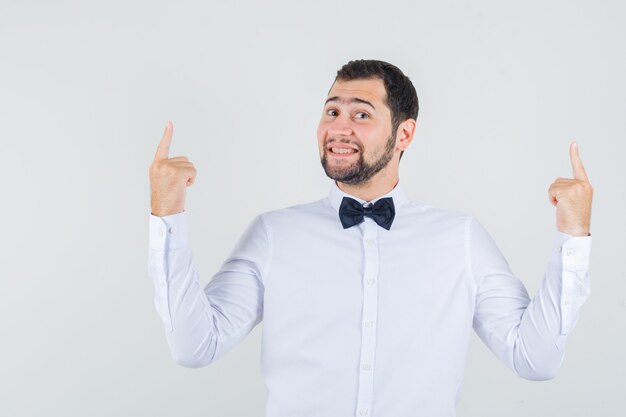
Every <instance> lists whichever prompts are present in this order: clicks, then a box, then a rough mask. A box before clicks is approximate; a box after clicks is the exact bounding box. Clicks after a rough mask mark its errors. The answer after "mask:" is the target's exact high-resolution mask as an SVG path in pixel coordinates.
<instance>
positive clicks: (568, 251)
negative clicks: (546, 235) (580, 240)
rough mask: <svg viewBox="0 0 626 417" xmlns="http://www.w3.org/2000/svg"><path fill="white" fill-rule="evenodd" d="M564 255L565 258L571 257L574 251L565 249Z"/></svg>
mask: <svg viewBox="0 0 626 417" xmlns="http://www.w3.org/2000/svg"><path fill="white" fill-rule="evenodd" d="M565 254H566V255H567V256H572V255H573V254H574V249H572V248H567V250H566V251H565Z"/></svg>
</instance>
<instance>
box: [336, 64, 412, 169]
mask: <svg viewBox="0 0 626 417" xmlns="http://www.w3.org/2000/svg"><path fill="white" fill-rule="evenodd" d="M369 78H380V79H381V80H382V81H383V83H384V85H385V92H386V93H387V103H386V104H387V107H389V109H390V111H391V126H392V134H393V135H394V136H395V134H396V132H397V130H398V126H400V123H402V122H403V121H405V120H406V119H417V113H418V111H419V103H418V100H417V92H416V91H415V87H414V86H413V83H412V82H411V80H410V79H409V77H407V76H406V75H404V74H403V73H402V71H400V69H399V68H398V67H396V66H395V65H392V64H390V63H388V62H384V61H378V60H374V59H358V60H354V61H350V62H348V63H347V64H345V65H344V66H343V67H341V68H340V69H339V71H337V76H336V77H335V81H337V80H340V81H351V80H362V79H369ZM403 153H404V151H402V152H400V158H402V154H403Z"/></svg>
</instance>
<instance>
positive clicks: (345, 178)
mask: <svg viewBox="0 0 626 417" xmlns="http://www.w3.org/2000/svg"><path fill="white" fill-rule="evenodd" d="M395 145H396V140H395V138H394V137H393V134H392V135H390V136H389V138H388V139H387V142H386V144H385V148H384V150H383V153H382V155H380V157H379V158H378V159H377V160H376V161H374V163H372V164H367V163H366V162H365V158H364V157H363V152H360V155H359V159H358V160H357V161H356V163H354V164H353V165H352V166H351V167H349V168H348V169H342V170H340V171H339V170H330V168H329V166H328V158H327V155H328V154H327V152H328V151H327V150H325V151H324V156H323V157H322V159H321V162H322V167H324V171H325V172H326V175H327V176H328V177H329V178H332V179H333V180H335V181H339V182H342V183H344V184H350V185H359V184H364V183H366V182H368V181H369V180H370V179H371V178H372V177H373V176H374V175H375V174H376V173H377V172H379V171H380V170H381V169H383V168H385V167H386V166H387V165H388V164H389V162H390V161H391V159H392V158H393V152H394V149H395Z"/></svg>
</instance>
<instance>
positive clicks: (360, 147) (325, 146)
mask: <svg viewBox="0 0 626 417" xmlns="http://www.w3.org/2000/svg"><path fill="white" fill-rule="evenodd" d="M331 142H334V143H345V144H346V145H353V146H354V147H356V148H357V149H358V150H359V151H362V150H363V146H362V145H361V144H360V143H359V142H355V141H353V140H350V139H327V140H326V142H324V150H328V145H329V144H330V143H331Z"/></svg>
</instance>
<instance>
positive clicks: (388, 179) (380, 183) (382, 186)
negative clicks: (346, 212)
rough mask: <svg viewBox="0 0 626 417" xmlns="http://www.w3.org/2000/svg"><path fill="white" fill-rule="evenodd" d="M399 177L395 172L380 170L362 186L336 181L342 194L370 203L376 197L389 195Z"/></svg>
mask: <svg viewBox="0 0 626 417" xmlns="http://www.w3.org/2000/svg"><path fill="white" fill-rule="evenodd" d="M398 181H399V177H398V172H397V171H396V172H395V173H393V174H389V173H387V172H386V170H382V171H380V172H378V173H377V174H376V175H374V176H373V177H372V178H370V180H369V181H367V182H365V183H362V184H346V183H343V182H339V181H336V183H337V186H338V187H339V189H340V190H341V191H343V192H344V193H347V194H350V195H353V196H355V197H358V198H360V199H361V200H365V201H372V200H374V199H376V198H377V197H380V196H382V195H385V194H387V193H389V192H390V191H391V190H393V189H394V187H395V186H396V185H397V184H398Z"/></svg>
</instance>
